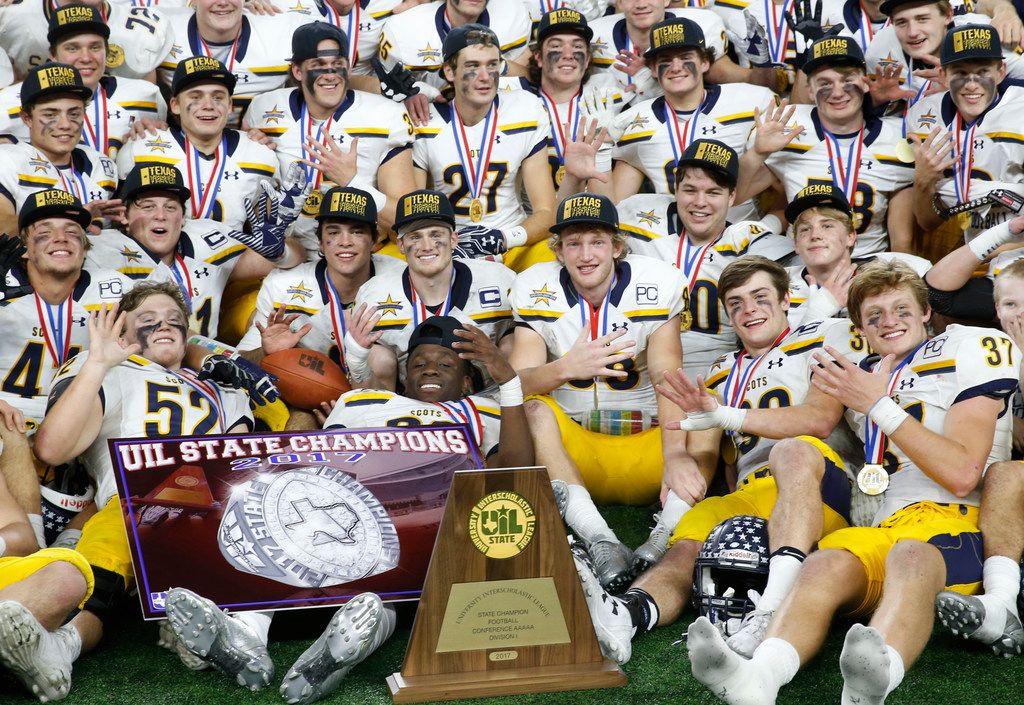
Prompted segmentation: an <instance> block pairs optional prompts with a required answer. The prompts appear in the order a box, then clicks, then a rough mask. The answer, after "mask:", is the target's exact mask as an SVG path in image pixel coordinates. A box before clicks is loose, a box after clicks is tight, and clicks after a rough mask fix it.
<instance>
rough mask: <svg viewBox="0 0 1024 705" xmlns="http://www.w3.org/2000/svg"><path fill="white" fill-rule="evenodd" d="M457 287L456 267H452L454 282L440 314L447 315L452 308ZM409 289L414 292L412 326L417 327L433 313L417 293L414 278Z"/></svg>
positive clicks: (449, 288) (449, 287)
mask: <svg viewBox="0 0 1024 705" xmlns="http://www.w3.org/2000/svg"><path fill="white" fill-rule="evenodd" d="M454 288H455V267H452V283H451V284H450V285H449V286H448V294H447V295H446V296H445V297H444V303H443V304H441V313H439V314H438V315H439V316H447V315H448V312H449V311H451V310H452V289H454ZM409 291H410V292H411V293H412V297H411V298H412V302H411V303H412V327H413V328H415V327H416V326H418V325H419V324H420V323H423V321H425V320H427V319H428V318H430V316H431V313H430V311H428V310H427V305H426V304H425V303H423V300H422V299H420V296H419V294H417V293H416V287H415V286H413V283H412V280H410V281H409Z"/></svg>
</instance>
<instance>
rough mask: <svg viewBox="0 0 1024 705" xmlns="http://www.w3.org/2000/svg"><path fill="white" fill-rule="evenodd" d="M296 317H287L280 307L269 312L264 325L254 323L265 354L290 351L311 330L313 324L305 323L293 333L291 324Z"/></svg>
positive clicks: (283, 309) (296, 315) (283, 308)
mask: <svg viewBox="0 0 1024 705" xmlns="http://www.w3.org/2000/svg"><path fill="white" fill-rule="evenodd" d="M298 317H299V314H297V313H293V314H291V315H288V314H287V313H286V310H285V307H284V306H283V305H282V306H280V307H279V308H276V309H274V310H273V311H271V313H270V316H268V317H267V323H266V325H263V324H262V323H260V322H259V321H256V330H258V331H259V332H260V340H261V341H262V347H263V352H264V353H265V354H267V355H272V354H274V353H276V352H281V351H282V350H290V349H291V348H294V347H295V346H296V345H298V344H299V341H300V340H302V338H303V337H304V336H305V335H306V333H308V332H309V331H311V330H313V324H311V323H306V324H305V325H304V326H302V327H301V328H299V329H298V330H294V331H293V330H292V323H294V322H295V320H296V319H297V318H298Z"/></svg>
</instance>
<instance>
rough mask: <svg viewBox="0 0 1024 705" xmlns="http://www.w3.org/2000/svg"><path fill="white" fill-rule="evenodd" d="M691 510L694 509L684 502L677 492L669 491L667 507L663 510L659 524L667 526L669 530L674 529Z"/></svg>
mask: <svg viewBox="0 0 1024 705" xmlns="http://www.w3.org/2000/svg"><path fill="white" fill-rule="evenodd" d="M691 509H693V507H691V506H690V505H689V504H688V503H687V502H685V501H683V499H682V498H681V497H680V496H679V495H677V494H676V493H675V492H673V491H672V490H669V491H668V496H667V497H665V507H664V509H662V510H661V519H660V520H659V522H658V523H660V524H661V525H662V526H667V527H668V528H669V529H674V528H676V525H677V524H678V523H679V520H680V519H682V518H683V515H684V514H686V513H687V512H688V511H690V510H691Z"/></svg>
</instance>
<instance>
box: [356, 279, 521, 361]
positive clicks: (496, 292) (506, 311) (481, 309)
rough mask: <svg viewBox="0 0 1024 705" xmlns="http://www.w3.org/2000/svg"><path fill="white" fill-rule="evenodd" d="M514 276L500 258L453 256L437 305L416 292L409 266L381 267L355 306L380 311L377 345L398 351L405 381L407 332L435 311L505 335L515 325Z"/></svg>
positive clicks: (493, 334) (496, 336)
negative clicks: (511, 298)
mask: <svg viewBox="0 0 1024 705" xmlns="http://www.w3.org/2000/svg"><path fill="white" fill-rule="evenodd" d="M515 277H516V275H515V273H514V272H513V271H512V270H511V269H509V268H508V267H506V266H505V265H502V264H498V263H497V262H488V261H485V260H474V259H457V260H454V261H453V262H452V287H451V290H450V291H449V293H448V298H447V299H446V300H445V302H444V303H442V304H441V305H439V306H437V307H436V308H433V307H427V306H425V305H424V304H423V302H422V301H421V300H420V298H419V296H417V294H416V291H415V290H414V289H413V288H412V281H411V280H410V278H409V268H408V266H405V267H402V268H401V269H400V270H399V271H397V272H395V271H390V272H386V273H385V272H381V273H379V274H377V276H375V277H373V278H372V279H370V280H369V281H367V282H366V283H365V284H363V285H362V286H361V287H359V292H358V293H357V294H356V301H355V307H356V308H359V307H360V306H361V305H362V304H366V305H367V306H369V307H370V308H375V309H377V311H379V312H380V314H381V318H380V320H379V321H378V322H377V325H376V326H374V328H373V329H374V331H379V332H380V333H381V334H382V335H381V337H380V340H378V341H377V343H376V344H377V345H385V346H387V347H389V348H391V349H392V350H393V351H394V352H395V356H396V357H397V358H398V376H399V379H401V380H403V381H404V380H405V360H406V357H407V356H408V352H409V336H411V335H412V332H413V330H414V329H415V328H416V326H418V325H419V324H420V323H422V322H423V321H424V320H426V319H427V318H430V317H431V316H453V317H454V318H457V319H459V320H460V321H462V322H463V323H469V324H472V325H474V326H477V327H478V328H480V329H481V330H483V331H484V332H485V333H487V335H489V336H490V338H491V340H493V341H494V342H495V343H497V342H498V341H499V340H501V338H502V336H503V335H505V333H506V332H508V331H509V330H511V328H512V308H511V304H510V303H509V290H510V289H511V288H512V283H513V282H514V281H515ZM346 354H347V351H346Z"/></svg>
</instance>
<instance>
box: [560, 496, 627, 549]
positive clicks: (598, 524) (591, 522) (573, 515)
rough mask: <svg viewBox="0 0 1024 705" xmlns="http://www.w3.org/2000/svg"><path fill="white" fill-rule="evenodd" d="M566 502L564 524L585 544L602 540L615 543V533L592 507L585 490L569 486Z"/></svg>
mask: <svg viewBox="0 0 1024 705" xmlns="http://www.w3.org/2000/svg"><path fill="white" fill-rule="evenodd" d="M568 487H569V492H568V501H567V502H566V506H565V523H566V524H568V525H569V528H570V529H572V530H573V531H574V532H575V533H576V535H577V536H579V537H580V538H581V539H583V540H584V541H585V542H587V543H588V544H589V543H593V542H594V541H599V540H602V539H610V540H613V541H617V540H618V539H616V538H615V532H614V531H612V530H611V527H609V526H608V522H606V521H605V520H604V517H602V516H601V513H600V512H598V511H597V507H596V506H594V500H592V499H591V498H590V493H589V492H587V488H586V487H583V486H582V485H569V486H568Z"/></svg>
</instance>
